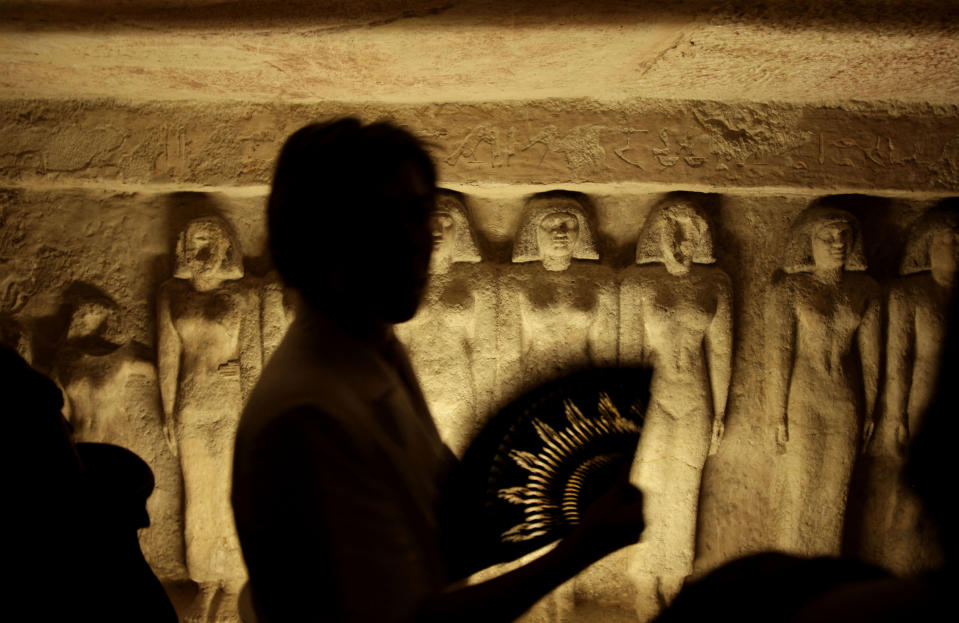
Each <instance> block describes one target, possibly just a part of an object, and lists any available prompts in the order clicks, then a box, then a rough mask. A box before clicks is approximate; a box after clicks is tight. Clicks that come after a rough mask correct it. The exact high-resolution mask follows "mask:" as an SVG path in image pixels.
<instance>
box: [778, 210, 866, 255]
mask: <svg viewBox="0 0 959 623" xmlns="http://www.w3.org/2000/svg"><path fill="white" fill-rule="evenodd" d="M832 203H833V202H832V201H831V200H830V197H824V198H823V199H819V200H816V201H814V202H813V203H812V205H810V206H809V207H808V208H806V209H805V210H803V212H802V213H801V214H800V215H799V217H798V218H796V220H795V221H794V222H793V224H792V227H791V228H790V234H789V241H788V243H787V244H786V253H785V258H784V261H783V270H785V271H786V272H787V273H801V272H813V271H815V270H835V269H840V270H850V271H853V270H866V255H865V253H864V252H863V245H862V229H861V228H860V226H859V221H858V220H857V219H856V217H855V216H853V215H852V214H851V213H849V212H847V211H846V210H843V209H840V208H836V207H832Z"/></svg>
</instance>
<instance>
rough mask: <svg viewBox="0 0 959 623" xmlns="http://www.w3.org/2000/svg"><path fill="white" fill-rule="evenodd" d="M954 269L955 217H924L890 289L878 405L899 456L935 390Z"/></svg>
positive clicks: (958, 253)
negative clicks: (882, 386)
mask: <svg viewBox="0 0 959 623" xmlns="http://www.w3.org/2000/svg"><path fill="white" fill-rule="evenodd" d="M957 267H959V211H955V210H932V211H929V212H927V213H926V214H925V215H924V216H923V217H921V218H920V219H919V221H918V222H917V223H916V224H915V225H913V227H912V231H911V232H910V234H909V238H908V240H907V242H906V248H905V252H904V254H903V259H902V265H901V267H900V270H899V273H900V274H901V275H903V276H902V278H900V279H899V280H897V281H896V282H895V283H893V284H892V286H891V287H890V288H889V306H888V310H889V312H888V313H889V323H888V333H887V339H886V384H885V393H884V396H883V401H884V407H885V409H884V410H885V415H886V418H888V422H889V424H893V423H895V428H894V430H895V440H896V449H897V450H898V451H899V452H900V453H902V452H903V451H904V450H905V448H906V445H907V444H908V443H909V439H910V437H911V436H912V433H913V432H915V431H916V430H917V429H918V424H919V421H920V418H921V417H922V414H923V412H925V410H926V407H928V406H929V403H930V401H931V400H932V396H933V393H934V392H935V389H936V387H935V386H936V381H937V380H938V373H939V359H940V357H941V353H942V345H943V343H944V341H945V336H946V328H947V327H946V320H947V318H948V311H949V310H948V306H949V302H950V300H951V296H952V292H953V288H954V285H955V279H956V270H957Z"/></svg>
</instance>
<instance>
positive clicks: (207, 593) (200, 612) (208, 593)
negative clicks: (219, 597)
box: [183, 583, 219, 623]
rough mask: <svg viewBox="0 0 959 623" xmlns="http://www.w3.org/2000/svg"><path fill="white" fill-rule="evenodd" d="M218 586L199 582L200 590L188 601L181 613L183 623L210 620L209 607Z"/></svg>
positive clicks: (200, 622)
mask: <svg viewBox="0 0 959 623" xmlns="http://www.w3.org/2000/svg"><path fill="white" fill-rule="evenodd" d="M218 589H219V586H218V585H216V584H212V583H211V584H200V592H198V593H197V594H196V597H195V598H194V599H193V601H192V602H191V603H190V605H189V607H188V608H187V609H186V612H185V613H184V615H183V623H207V621H209V620H210V608H211V606H212V605H213V598H214V597H216V592H217V590H218Z"/></svg>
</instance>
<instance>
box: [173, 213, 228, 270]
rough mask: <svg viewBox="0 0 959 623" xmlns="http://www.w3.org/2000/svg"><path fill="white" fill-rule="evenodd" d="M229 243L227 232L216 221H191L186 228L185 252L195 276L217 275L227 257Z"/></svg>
mask: <svg viewBox="0 0 959 623" xmlns="http://www.w3.org/2000/svg"><path fill="white" fill-rule="evenodd" d="M229 244H230V243H229V240H228V239H227V236H226V234H225V233H224V232H223V231H222V230H221V229H220V227H219V226H218V225H217V224H216V223H212V222H209V221H194V222H192V223H190V225H189V227H187V230H186V236H185V240H184V253H185V254H186V263H187V266H189V267H190V271H191V272H192V273H193V276H194V277H206V276H215V275H216V274H217V272H218V271H219V270H220V267H221V266H222V265H223V261H224V260H225V259H226V253H227V247H228V246H229Z"/></svg>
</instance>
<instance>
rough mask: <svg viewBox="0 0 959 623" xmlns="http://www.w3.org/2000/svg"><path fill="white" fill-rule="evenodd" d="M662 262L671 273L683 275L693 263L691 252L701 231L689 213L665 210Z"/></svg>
mask: <svg viewBox="0 0 959 623" xmlns="http://www.w3.org/2000/svg"><path fill="white" fill-rule="evenodd" d="M661 235H662V239H661V244H662V249H663V264H665V265H666V270H668V271H669V273H670V274H672V275H685V274H686V273H688V272H689V269H690V267H691V266H692V265H693V254H694V253H695V252H696V248H697V247H698V246H699V242H700V236H701V233H700V231H699V228H698V227H697V226H696V222H695V221H694V220H693V218H692V216H690V214H688V213H686V212H685V211H673V212H667V214H666V218H665V219H663V229H662V234H661Z"/></svg>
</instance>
